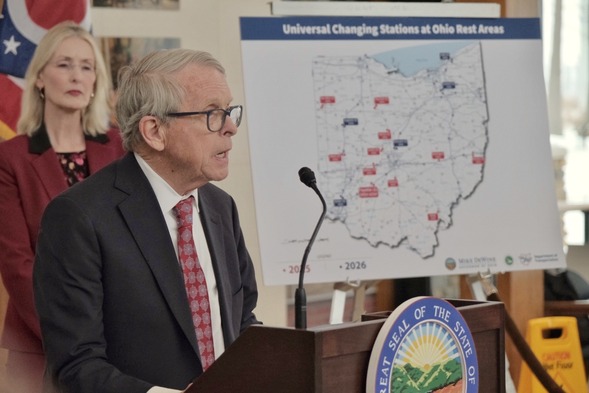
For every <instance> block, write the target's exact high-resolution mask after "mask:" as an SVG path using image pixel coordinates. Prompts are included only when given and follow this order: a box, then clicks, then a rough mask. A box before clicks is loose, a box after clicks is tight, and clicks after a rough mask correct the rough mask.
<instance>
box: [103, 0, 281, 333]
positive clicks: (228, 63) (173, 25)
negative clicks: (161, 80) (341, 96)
mask: <svg viewBox="0 0 589 393" xmlns="http://www.w3.org/2000/svg"><path fill="white" fill-rule="evenodd" d="M269 15H270V5H269V1H268V0H180V10H179V11H163V10H135V9H126V8H98V7H95V8H93V9H92V24H93V33H94V35H96V36H97V37H150V38H151V37H162V38H174V37H178V38H180V39H181V45H182V47H185V48H193V49H199V50H206V51H208V52H210V53H212V54H213V55H214V56H215V57H216V58H217V59H218V60H220V61H221V63H222V64H223V65H224V66H225V68H226V70H227V75H228V80H229V86H230V87H231V90H232V92H233V95H234V102H235V103H245V102H244V101H245V94H244V91H243V78H242V68H241V43H240V33H239V17H240V16H269ZM233 142H234V143H233V146H234V147H233V150H232V152H231V156H230V168H229V177H228V178H227V179H226V180H224V181H223V182H221V183H219V184H218V185H219V186H221V187H222V188H223V189H224V190H226V191H227V192H229V193H230V194H231V195H233V197H234V198H235V200H236V202H237V205H238V207H239V212H240V218H241V224H242V227H243V231H244V233H245V238H246V242H247V244H248V249H249V251H250V254H251V256H252V259H253V260H254V263H255V264H256V269H257V277H258V287H259V292H260V294H259V295H260V296H259V301H258V307H257V309H256V314H257V316H258V319H260V320H262V321H263V322H264V323H265V324H267V325H272V326H285V325H286V288H285V287H284V286H272V287H266V286H264V285H263V282H262V274H261V273H262V271H261V264H260V249H259V243H258V234H257V229H256V216H255V211H254V209H255V207H254V194H253V187H252V175H251V165H250V156H249V146H248V128H247V106H246V110H245V118H244V122H243V123H242V124H241V126H240V128H239V133H238V134H237V136H236V137H234V141H233Z"/></svg>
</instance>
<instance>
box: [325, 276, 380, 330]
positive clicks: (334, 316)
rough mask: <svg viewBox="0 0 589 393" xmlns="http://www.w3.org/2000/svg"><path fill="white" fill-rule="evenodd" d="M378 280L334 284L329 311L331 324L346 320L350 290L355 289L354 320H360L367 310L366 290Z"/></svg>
mask: <svg viewBox="0 0 589 393" xmlns="http://www.w3.org/2000/svg"><path fill="white" fill-rule="evenodd" d="M376 283H378V281H355V282H352V281H348V282H337V283H335V284H333V295H332V297H331V311H330V313H329V324H330V325H335V324H338V323H343V322H344V311H345V309H346V299H347V293H348V291H350V290H352V291H354V295H353V296H354V309H353V312H352V322H358V321H360V319H361V318H362V315H363V314H364V313H365V311H366V307H365V304H366V291H367V290H368V289H369V288H370V287H371V286H373V285H375V284H376Z"/></svg>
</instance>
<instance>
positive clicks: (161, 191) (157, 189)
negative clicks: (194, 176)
mask: <svg viewBox="0 0 589 393" xmlns="http://www.w3.org/2000/svg"><path fill="white" fill-rule="evenodd" d="M133 154H134V155H135V159H137V163H139V166H140V167H141V169H142V170H143V173H145V176H146V177H147V180H148V181H149V184H151V188H153V192H154V193H155V196H156V198H157V201H158V203H159V205H160V208H161V209H162V211H163V212H169V211H171V210H172V209H173V208H174V206H176V204H177V203H178V202H180V201H181V200H182V199H185V198H188V197H189V196H190V195H192V196H193V197H194V202H195V204H196V212H197V213H199V212H200V210H199V207H198V189H194V190H192V191H191V192H189V193H188V194H186V195H180V194H178V193H177V192H176V191H175V190H174V189H173V188H172V186H170V185H169V184H168V183H167V182H166V181H165V180H164V179H163V178H162V177H161V176H160V175H158V174H157V173H156V172H155V171H154V170H153V169H152V168H151V166H149V164H148V163H147V162H146V161H145V160H144V159H143V158H141V156H140V155H139V154H137V153H133Z"/></svg>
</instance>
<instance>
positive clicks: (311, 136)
mask: <svg viewBox="0 0 589 393" xmlns="http://www.w3.org/2000/svg"><path fill="white" fill-rule="evenodd" d="M240 23H241V40H242V61H243V72H244V86H245V97H246V113H247V119H246V121H247V122H248V128H249V130H250V132H249V144H250V153H251V161H252V162H251V167H252V177H253V185H254V199H255V205H256V218H257V225H258V234H259V242H260V252H261V259H262V270H263V278H264V283H265V284H266V285H280V284H294V283H296V281H297V278H298V275H299V271H298V267H299V265H300V259H301V256H302V255H303V251H304V249H305V247H306V244H307V242H308V240H309V237H310V235H311V232H312V229H313V225H314V224H315V221H316V220H317V218H318V217H319V215H320V210H321V205H320V203H319V201H318V200H317V197H316V195H314V194H313V192H312V191H310V190H309V189H307V188H306V187H305V186H304V185H302V184H301V183H300V182H299V181H298V179H297V172H298V170H299V168H301V167H303V166H307V167H309V168H311V169H312V170H314V171H315V173H316V176H317V185H318V188H319V189H320V190H322V192H323V194H324V197H325V199H326V201H327V205H328V212H327V218H326V220H325V222H324V223H323V226H322V228H321V231H320V233H319V235H318V237H317V240H316V242H315V244H314V246H313V250H312V251H311V253H310V255H309V259H308V262H307V271H306V272H305V275H306V280H307V282H337V281H344V282H345V281H353V280H372V279H384V278H403V277H420V276H435V275H449V274H452V275H454V274H470V273H477V272H482V271H485V272H487V271H489V272H493V273H494V272H504V271H518V270H528V269H530V270H532V269H533V270H537V269H547V268H556V267H564V266H565V261H564V255H563V251H562V239H561V233H560V218H559V215H558V209H557V203H556V196H555V191H554V174H553V166H552V160H551V149H550V143H549V131H548V121H547V111H546V99H545V91H544V81H543V75H542V58H541V53H542V43H541V36H540V23H539V20H538V19H494V18H492V19H489V18H486V19H479V18H477V19H472V18H409V17H407V18H397V17H268V18H241V19H240Z"/></svg>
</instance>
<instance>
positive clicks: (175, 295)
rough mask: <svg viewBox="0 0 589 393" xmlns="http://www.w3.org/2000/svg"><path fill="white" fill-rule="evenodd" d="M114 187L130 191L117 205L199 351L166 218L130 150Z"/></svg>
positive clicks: (185, 332) (174, 311)
mask: <svg viewBox="0 0 589 393" xmlns="http://www.w3.org/2000/svg"><path fill="white" fill-rule="evenodd" d="M115 187H117V188H119V189H120V190H122V191H123V192H125V193H127V194H128V195H129V196H128V198H126V199H125V200H124V201H123V202H122V203H121V204H120V205H119V209H120V211H121V213H122V215H123V217H124V219H125V221H126V222H127V225H128V226H129V230H130V231H131V233H132V234H133V237H134V238H135V241H136V242H137V246H138V247H139V249H140V250H141V253H142V254H143V256H144V258H145V261H146V263H147V264H148V265H149V267H150V269H151V271H152V273H153V275H154V277H155V279H156V281H157V282H158V285H159V289H160V291H161V292H162V294H163V296H164V298H165V299H166V302H167V303H168V305H169V307H170V310H171V311H172V314H173V315H174V317H175V318H176V320H177V321H178V323H179V325H180V327H181V329H182V331H183V332H184V334H185V335H186V337H187V338H188V340H189V341H190V344H191V345H192V347H193V349H194V351H195V352H196V353H197V354H198V353H199V351H198V343H197V342H196V336H195V334H194V326H193V324H192V316H191V314H190V308H189V305H188V299H187V297H186V290H185V289H184V279H183V277H182V272H181V270H180V268H179V264H178V259H177V258H176V252H175V250H174V246H173V245H172V240H171V239H170V235H169V233H168V232H167V231H166V230H165V228H167V226H166V222H165V220H164V217H163V214H162V213H161V209H160V206H159V204H158V201H157V199H156V197H155V194H154V193H153V190H152V189H151V186H150V185H149V182H148V181H147V178H146V177H145V175H144V174H143V172H142V171H141V168H140V167H139V164H138V163H137V161H136V160H135V157H134V156H133V154H132V153H129V154H127V156H125V157H124V158H123V159H122V160H121V161H120V162H119V165H118V168H117V179H116V181H115ZM162 229H163V230H162Z"/></svg>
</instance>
